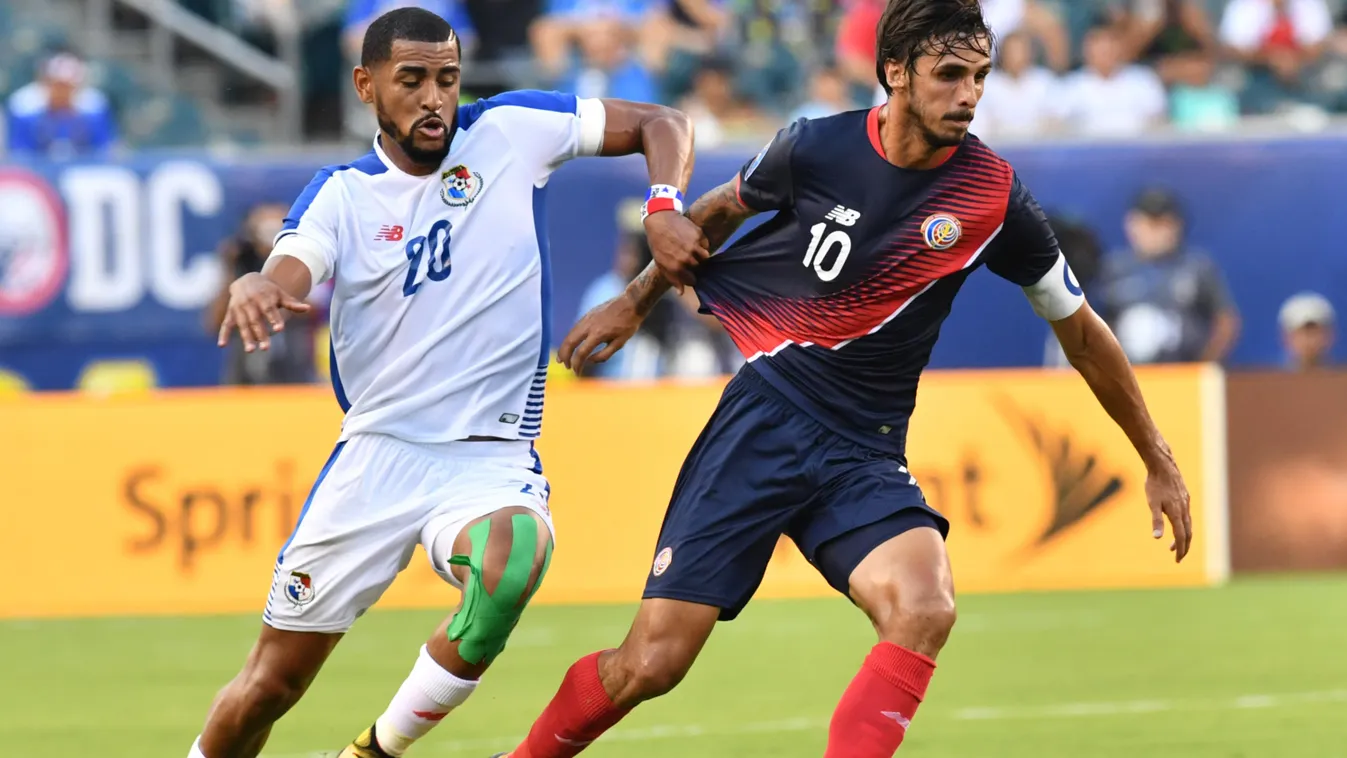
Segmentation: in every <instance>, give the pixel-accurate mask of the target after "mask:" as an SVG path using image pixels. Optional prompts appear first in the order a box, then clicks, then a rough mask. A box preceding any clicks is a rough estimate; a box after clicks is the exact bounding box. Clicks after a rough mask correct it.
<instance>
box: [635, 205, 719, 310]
mask: <svg viewBox="0 0 1347 758" xmlns="http://www.w3.org/2000/svg"><path fill="white" fill-rule="evenodd" d="M645 236H646V239H648V240H650V252H651V253H652V254H653V255H654V257H655V265H656V266H659V270H660V272H661V273H663V274H664V278H666V279H668V280H669V281H670V282H672V283H673V285H674V287H675V288H676V289H677V290H678V292H679V294H682V292H683V287H684V286H685V285H689V284H693V283H695V281H696V276H695V274H694V273H693V271H694V269H696V268H697V264H699V263H701V262H702V261H704V260H706V259H707V258H710V257H711V251H710V249H709V248H710V245H709V244H708V242H707V239H706V235H704V234H702V230H701V228H700V227H698V226H697V225H696V224H694V223H692V220H691V219H689V218H688V217H687V216H684V215H683V214H681V213H675V212H674V211H659V212H658V213H652V214H650V215H649V216H646V219H645Z"/></svg>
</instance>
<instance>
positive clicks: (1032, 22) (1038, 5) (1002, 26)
mask: <svg viewBox="0 0 1347 758" xmlns="http://www.w3.org/2000/svg"><path fill="white" fill-rule="evenodd" d="M982 17H983V18H984V19H986V21H987V26H988V27H990V28H991V30H992V33H993V34H995V35H996V36H997V37H998V38H999V39H1000V40H1004V39H1005V38H1007V37H1009V36H1010V35H1012V34H1015V33H1016V32H1024V33H1026V34H1028V35H1029V37H1030V38H1031V39H1032V40H1034V41H1036V42H1037V43H1038V44H1039V46H1040V47H1042V49H1043V55H1044V57H1045V58H1046V59H1047V64H1048V66H1050V67H1051V68H1052V69H1053V70H1055V71H1065V70H1066V69H1067V67H1068V65H1069V61H1070V58H1071V40H1070V38H1069V37H1068V35H1067V33H1066V25H1065V24H1063V23H1062V20H1061V19H1060V18H1058V17H1057V14H1056V13H1054V12H1053V10H1052V8H1050V7H1048V6H1047V5H1046V4H1044V3H1042V2H1040V0H982ZM1001 55H1002V52H1001V50H1000V49H999V45H998V49H997V52H996V57H997V59H998V63H999V59H1000V56H1001Z"/></svg>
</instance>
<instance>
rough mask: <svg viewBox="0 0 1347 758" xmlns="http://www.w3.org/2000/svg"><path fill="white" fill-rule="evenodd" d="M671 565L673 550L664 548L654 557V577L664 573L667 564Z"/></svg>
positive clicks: (666, 569) (667, 568)
mask: <svg viewBox="0 0 1347 758" xmlns="http://www.w3.org/2000/svg"><path fill="white" fill-rule="evenodd" d="M671 563H673V548H671V547H666V548H664V549H663V550H661V551H659V555H657V556H655V570H654V574H655V576H659V575H661V574H663V573H664V572H665V571H668V570H669V564H671Z"/></svg>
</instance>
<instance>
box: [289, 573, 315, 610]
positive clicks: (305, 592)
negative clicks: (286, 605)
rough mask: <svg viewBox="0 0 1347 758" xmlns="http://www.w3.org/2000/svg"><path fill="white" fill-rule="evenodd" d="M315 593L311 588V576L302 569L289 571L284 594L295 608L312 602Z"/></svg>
mask: <svg viewBox="0 0 1347 758" xmlns="http://www.w3.org/2000/svg"><path fill="white" fill-rule="evenodd" d="M315 594H316V593H315V592H314V589H313V577H311V576H309V575H308V574H306V573H304V572H303V571H291V572H290V579H289V581H287V582H286V583H285V596H286V597H287V598H289V599H290V602H291V604H293V605H294V606H295V607H296V608H303V607H304V606H306V605H308V604H309V603H312V602H313V597H314V595H315Z"/></svg>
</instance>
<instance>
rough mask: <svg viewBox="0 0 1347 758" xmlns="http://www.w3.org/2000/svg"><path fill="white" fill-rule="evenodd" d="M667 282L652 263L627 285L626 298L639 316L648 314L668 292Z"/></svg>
mask: <svg viewBox="0 0 1347 758" xmlns="http://www.w3.org/2000/svg"><path fill="white" fill-rule="evenodd" d="M669 286H670V285H669V280H668V279H665V278H664V275H663V274H661V273H660V271H659V266H656V265H655V262H654V261H651V262H650V265H648V266H646V267H645V270H644V271H642V272H641V273H639V274H637V275H636V278H635V279H633V280H632V282H631V284H628V285H627V293H626V294H627V297H628V298H631V301H632V305H634V306H635V307H636V312H637V313H638V314H640V315H641V316H645V315H646V314H648V313H650V309H651V308H654V307H655V303H658V302H659V299H660V298H661V297H664V293H665V292H668V291H669Z"/></svg>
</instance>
